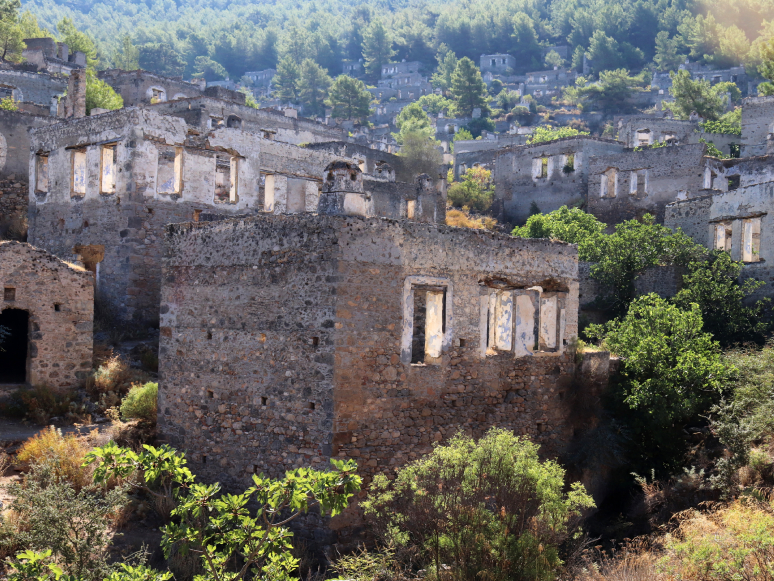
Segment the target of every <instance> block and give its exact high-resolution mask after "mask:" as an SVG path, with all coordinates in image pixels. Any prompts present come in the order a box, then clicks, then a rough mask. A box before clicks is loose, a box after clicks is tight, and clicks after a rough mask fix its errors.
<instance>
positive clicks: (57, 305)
mask: <svg viewBox="0 0 774 581" xmlns="http://www.w3.org/2000/svg"><path fill="white" fill-rule="evenodd" d="M61 311H62V305H61V303H54V312H56V313H59V312H61Z"/></svg>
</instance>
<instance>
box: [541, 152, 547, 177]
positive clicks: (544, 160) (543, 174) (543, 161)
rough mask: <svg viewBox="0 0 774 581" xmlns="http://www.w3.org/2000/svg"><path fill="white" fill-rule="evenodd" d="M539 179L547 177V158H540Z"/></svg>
mask: <svg viewBox="0 0 774 581" xmlns="http://www.w3.org/2000/svg"><path fill="white" fill-rule="evenodd" d="M540 177H541V178H547V177H548V158H547V157H542V158H540Z"/></svg>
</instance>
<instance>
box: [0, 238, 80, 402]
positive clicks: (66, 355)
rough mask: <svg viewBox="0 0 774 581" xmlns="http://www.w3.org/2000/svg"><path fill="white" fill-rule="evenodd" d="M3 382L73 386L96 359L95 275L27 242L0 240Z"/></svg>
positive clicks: (0, 372)
mask: <svg viewBox="0 0 774 581" xmlns="http://www.w3.org/2000/svg"><path fill="white" fill-rule="evenodd" d="M0 287H2V293H3V294H2V296H1V297H0V301H2V302H0V327H3V328H4V330H5V334H6V337H5V339H4V340H3V342H2V343H0V349H1V350H0V384H29V385H43V384H44V385H47V386H49V387H54V388H59V387H73V386H75V385H77V384H78V383H80V382H82V381H83V380H85V379H86V376H87V374H88V373H89V371H90V370H91V364H92V332H93V319H94V279H93V277H92V274H91V273H90V272H89V271H87V270H86V269H84V268H81V267H78V266H75V265H72V264H69V263H67V262H64V261H62V260H60V259H58V258H56V257H55V256H53V255H51V254H49V253H48V252H46V251H45V250H41V249H39V248H35V247H34V246H31V245H29V244H25V243H23V242H11V241H6V242H0Z"/></svg>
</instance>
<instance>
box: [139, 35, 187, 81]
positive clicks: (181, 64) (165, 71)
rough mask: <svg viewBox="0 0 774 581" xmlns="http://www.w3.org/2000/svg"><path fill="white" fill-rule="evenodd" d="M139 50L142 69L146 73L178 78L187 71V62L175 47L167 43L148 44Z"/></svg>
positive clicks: (141, 46)
mask: <svg viewBox="0 0 774 581" xmlns="http://www.w3.org/2000/svg"><path fill="white" fill-rule="evenodd" d="M137 49H138V51H139V57H138V63H139V65H140V68H142V69H144V70H146V71H150V72H152V73H156V74H159V75H164V76H165V77H176V76H179V75H182V74H183V71H184V70H185V60H183V58H182V57H181V56H180V54H179V53H178V52H177V50H176V49H175V47H174V46H172V45H171V44H169V43H167V42H161V43H146V44H142V45H140V46H138V47H137Z"/></svg>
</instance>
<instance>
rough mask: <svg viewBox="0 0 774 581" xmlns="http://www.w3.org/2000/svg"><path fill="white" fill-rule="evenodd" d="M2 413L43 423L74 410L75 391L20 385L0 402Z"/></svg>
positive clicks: (44, 386)
mask: <svg viewBox="0 0 774 581" xmlns="http://www.w3.org/2000/svg"><path fill="white" fill-rule="evenodd" d="M0 410H2V412H3V414H5V415H7V416H10V417H14V418H25V419H28V420H31V421H33V422H35V423H38V424H45V423H46V422H48V421H49V420H50V419H51V418H52V417H54V416H64V415H67V414H68V413H69V412H70V411H75V393H74V392H73V391H70V390H64V389H53V388H50V387H48V386H46V385H36V386H34V387H31V388H28V387H21V388H19V389H16V390H14V391H13V392H11V393H10V394H9V395H8V396H7V397H6V398H5V399H4V400H3V402H2V404H0Z"/></svg>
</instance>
